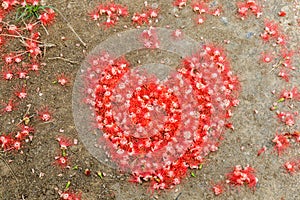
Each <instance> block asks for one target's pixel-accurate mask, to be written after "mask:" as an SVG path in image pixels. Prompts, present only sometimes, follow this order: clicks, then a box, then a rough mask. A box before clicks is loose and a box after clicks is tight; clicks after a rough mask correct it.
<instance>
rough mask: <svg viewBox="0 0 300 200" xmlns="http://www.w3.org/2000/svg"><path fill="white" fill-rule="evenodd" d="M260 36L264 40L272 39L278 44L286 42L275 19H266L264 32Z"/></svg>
mask: <svg viewBox="0 0 300 200" xmlns="http://www.w3.org/2000/svg"><path fill="white" fill-rule="evenodd" d="M260 36H261V38H262V39H263V40H264V41H266V42H268V41H270V40H274V41H276V43H277V44H279V45H285V44H286V36H285V35H284V34H283V33H282V31H281V30H280V28H279V25H278V24H277V23H276V22H275V21H271V20H268V19H266V20H265V29H264V32H263V33H262V34H261V35H260Z"/></svg>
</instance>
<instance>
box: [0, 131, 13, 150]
mask: <svg viewBox="0 0 300 200" xmlns="http://www.w3.org/2000/svg"><path fill="white" fill-rule="evenodd" d="M13 144H14V139H13V138H12V137H11V135H10V134H9V135H5V134H1V135H0V147H1V148H2V149H3V150H4V151H9V150H11V149H12V148H13Z"/></svg>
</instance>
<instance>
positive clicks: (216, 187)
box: [212, 184, 224, 196]
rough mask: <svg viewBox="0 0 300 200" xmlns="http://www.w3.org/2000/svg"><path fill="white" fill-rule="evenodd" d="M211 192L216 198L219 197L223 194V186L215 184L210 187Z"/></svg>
mask: <svg viewBox="0 0 300 200" xmlns="http://www.w3.org/2000/svg"><path fill="white" fill-rule="evenodd" d="M212 191H213V193H214V194H215V195H216V196H219V195H221V194H222V193H223V192H224V186H223V185H222V184H215V185H214V186H212Z"/></svg>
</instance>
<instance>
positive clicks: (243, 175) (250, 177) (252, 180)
mask: <svg viewBox="0 0 300 200" xmlns="http://www.w3.org/2000/svg"><path fill="white" fill-rule="evenodd" d="M226 182H227V183H229V184H231V185H235V186H242V185H244V184H247V186H248V187H249V188H252V189H254V187H255V186H256V184H257V182H258V179H257V177H256V175H255V170H254V168H252V167H250V166H246V167H245V168H242V166H241V165H236V166H235V167H234V169H233V171H232V172H230V173H228V174H227V180H226Z"/></svg>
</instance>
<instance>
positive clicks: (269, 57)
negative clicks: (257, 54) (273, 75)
mask: <svg viewBox="0 0 300 200" xmlns="http://www.w3.org/2000/svg"><path fill="white" fill-rule="evenodd" d="M261 60H262V61H263V62H264V63H269V62H272V60H273V56H272V55H271V54H270V53H266V52H263V53H262V54H261Z"/></svg>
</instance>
